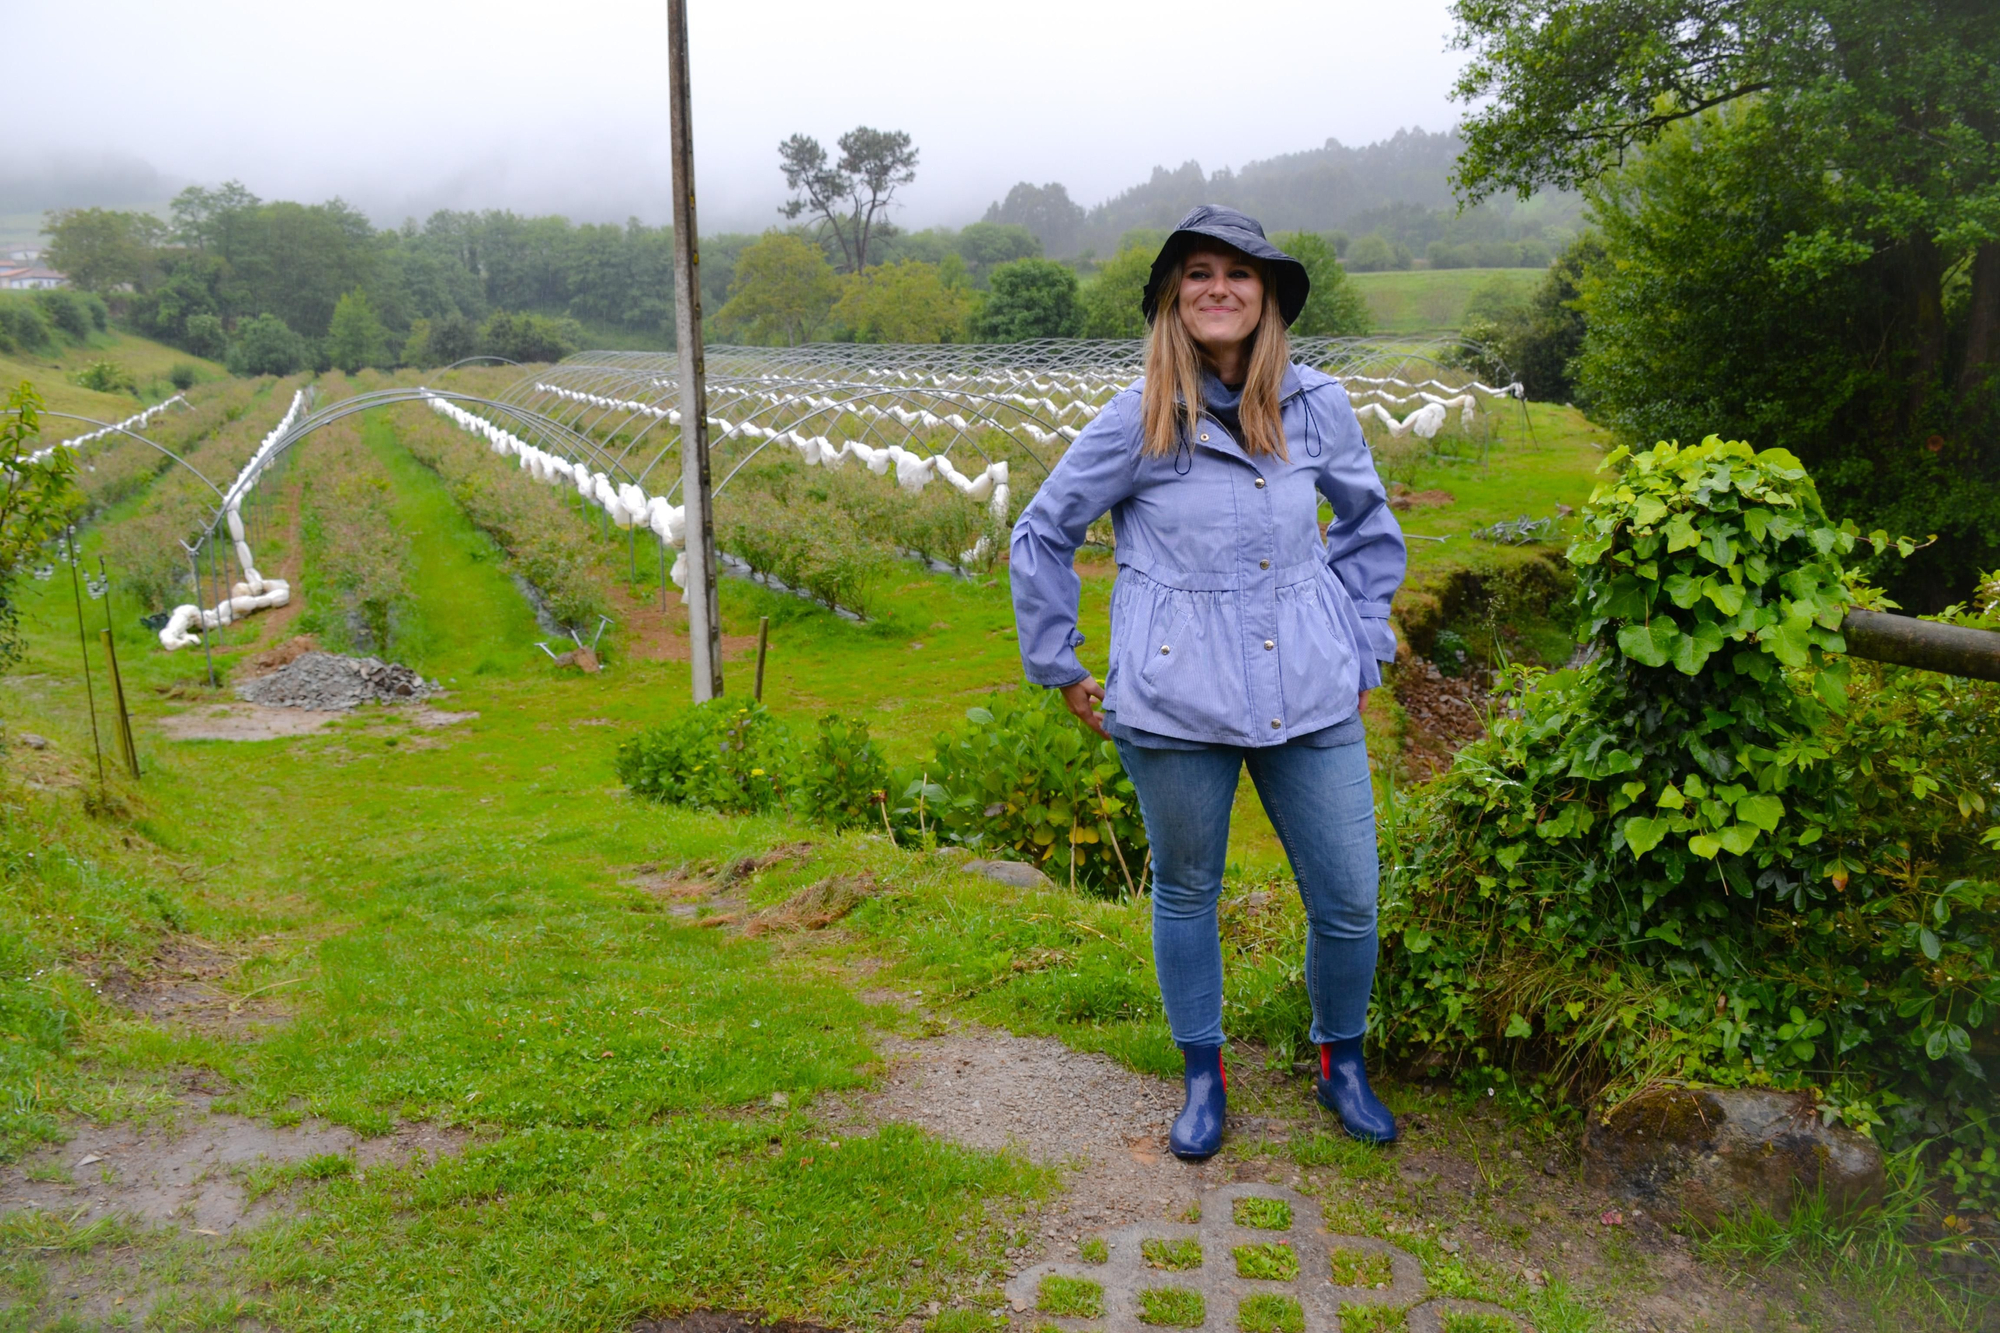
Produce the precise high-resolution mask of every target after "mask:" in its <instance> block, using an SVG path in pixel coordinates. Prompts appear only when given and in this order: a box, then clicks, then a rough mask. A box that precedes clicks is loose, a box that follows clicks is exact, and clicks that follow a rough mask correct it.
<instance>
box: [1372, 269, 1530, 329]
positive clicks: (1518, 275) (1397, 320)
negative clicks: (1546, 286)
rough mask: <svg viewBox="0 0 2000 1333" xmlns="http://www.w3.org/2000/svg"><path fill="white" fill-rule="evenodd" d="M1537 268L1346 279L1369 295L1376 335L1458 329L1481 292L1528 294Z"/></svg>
mask: <svg viewBox="0 0 2000 1333" xmlns="http://www.w3.org/2000/svg"><path fill="white" fill-rule="evenodd" d="M1542 273H1543V270H1541V269H1538V268H1445V269H1408V270H1404V271H1401V272H1388V273H1350V274H1348V279H1349V280H1350V281H1351V282H1353V283H1354V285H1355V286H1357V287H1359V288H1360V289H1361V294H1362V295H1363V296H1365V297H1367V298H1368V309H1369V310H1370V311H1371V312H1372V313H1373V314H1374V316H1375V332H1377V333H1418V332H1423V331H1426V330H1430V329H1455V328H1458V327H1459V326H1460V325H1461V324H1463V323H1464V322H1465V311H1466V307H1467V306H1468V305H1469V304H1471V302H1472V298H1473V297H1474V296H1475V295H1478V294H1480V293H1482V292H1487V291H1491V292H1493V293H1494V294H1495V295H1499V294H1502V293H1504V294H1505V295H1507V296H1510V297H1514V298H1519V297H1524V296H1526V295H1527V294H1528V292H1529V291H1530V290H1532V289H1533V288H1534V285H1535V284H1536V283H1538V282H1540V281H1541V280H1542Z"/></svg>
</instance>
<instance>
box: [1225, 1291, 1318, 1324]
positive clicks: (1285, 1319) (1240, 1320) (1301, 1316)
mask: <svg viewBox="0 0 2000 1333" xmlns="http://www.w3.org/2000/svg"><path fill="white" fill-rule="evenodd" d="M1236 1328H1237V1333H1305V1330H1306V1312H1305V1309H1304V1308H1303V1307H1302V1306H1300V1304H1299V1303H1298V1301H1296V1300H1294V1299H1293V1298H1292V1297H1290V1296H1280V1295H1278V1294H1277V1293H1276V1292H1268V1291H1266V1292H1259V1293H1257V1294H1256V1295H1255V1296H1245V1297H1244V1298H1243V1299H1242V1300H1241V1301H1239V1302H1238V1303H1237V1306H1236Z"/></svg>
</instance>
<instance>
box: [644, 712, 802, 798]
mask: <svg viewBox="0 0 2000 1333" xmlns="http://www.w3.org/2000/svg"><path fill="white" fill-rule="evenodd" d="M795 753H796V750H795V747H794V745H793V743H792V737H791V733H790V732H789V731H788V730H787V729H786V727H785V724H784V723H782V722H780V721H779V720H778V719H777V718H776V717H774V716H772V714H771V713H770V711H769V710H767V709H766V708H765V707H764V705H762V704H751V705H750V706H749V707H747V708H745V707H743V706H741V705H739V704H738V703H737V702H736V701H735V700H734V699H711V700H709V701H708V702H707V703H704V704H696V705H695V706H694V707H692V708H689V709H688V710H686V711H685V712H683V713H681V714H680V715H679V716H677V717H675V718H673V719H671V720H670V721H667V722H663V723H661V724H660V725H659V726H657V727H650V728H648V729H647V730H645V731H642V732H640V733H639V734H638V735H637V736H635V737H633V738H632V739H631V740H628V741H626V742H625V743H624V744H623V745H620V746H619V747H618V759H617V768H618V777H619V779H620V780H621V781H623V782H624V784H625V785H626V786H627V787H628V788H630V789H631V790H632V792H633V793H634V794H636V795H639V796H647V797H651V798H652V799H653V800H656V801H663V802H666V803H668V804H670V805H688V806H693V807H695V808H696V809H700V810H719V811H724V812H728V813H743V814H762V813H766V812H768V811H772V810H776V809H778V808H780V807H781V806H783V805H784V803H785V798H786V796H787V794H788V790H787V789H788V787H789V784H790V773H791V769H792V765H793V762H794V755H795Z"/></svg>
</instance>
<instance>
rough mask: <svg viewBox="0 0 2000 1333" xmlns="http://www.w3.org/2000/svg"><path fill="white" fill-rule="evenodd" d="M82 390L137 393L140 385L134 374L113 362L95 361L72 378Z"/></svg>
mask: <svg viewBox="0 0 2000 1333" xmlns="http://www.w3.org/2000/svg"><path fill="white" fill-rule="evenodd" d="M70 378H71V379H73V380H75V381H76V383H77V385H78V386H79V387H80V388H85V389H89V390H91V391H92V392H93V393H137V392H139V385H138V382H137V381H136V380H134V379H133V378H132V372H131V371H129V370H127V369H125V368H124V367H123V366H120V365H118V364H116V363H115V362H111V361H93V362H91V363H90V364H89V365H87V366H85V367H84V368H83V369H82V370H79V371H77V372H76V374H74V375H72V376H71V377H70Z"/></svg>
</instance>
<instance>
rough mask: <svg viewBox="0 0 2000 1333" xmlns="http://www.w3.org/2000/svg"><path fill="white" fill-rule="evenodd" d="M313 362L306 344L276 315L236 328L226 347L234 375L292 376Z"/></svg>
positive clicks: (266, 315)
mask: <svg viewBox="0 0 2000 1333" xmlns="http://www.w3.org/2000/svg"><path fill="white" fill-rule="evenodd" d="M311 359H312V349H311V348H310V347H308V346H307V345H306V340H305V339H304V338H302V337H300V336H299V335H298V334H297V333H294V332H293V331H292V327H291V325H289V324H287V323H285V321H284V320H282V319H279V318H278V317H277V316H276V315H272V314H262V315H259V316H257V318H255V319H252V320H246V321H244V322H243V323H241V324H239V325H237V326H236V341H235V342H233V343H231V344H230V347H229V371H230V373H231V374H233V375H293V374H297V373H298V372H299V371H300V370H301V369H303V368H304V367H305V366H306V364H307V362H309V361H310V360H311Z"/></svg>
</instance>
